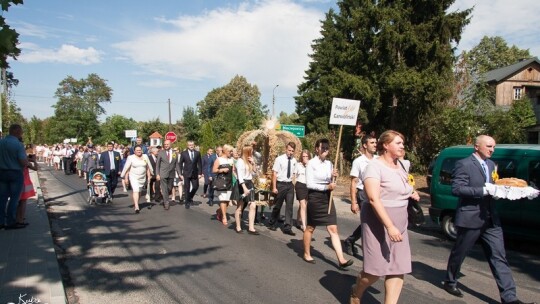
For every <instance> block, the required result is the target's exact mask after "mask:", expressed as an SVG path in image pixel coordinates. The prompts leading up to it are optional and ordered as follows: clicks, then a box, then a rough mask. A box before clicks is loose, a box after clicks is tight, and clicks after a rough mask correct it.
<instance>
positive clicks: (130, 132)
mask: <svg viewBox="0 0 540 304" xmlns="http://www.w3.org/2000/svg"><path fill="white" fill-rule="evenodd" d="M125 132H126V138H130V137H137V130H125Z"/></svg>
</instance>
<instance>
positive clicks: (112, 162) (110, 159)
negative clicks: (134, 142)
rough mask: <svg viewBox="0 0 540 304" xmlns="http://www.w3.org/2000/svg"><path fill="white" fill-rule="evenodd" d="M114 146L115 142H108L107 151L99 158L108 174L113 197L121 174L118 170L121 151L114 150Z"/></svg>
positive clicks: (108, 182) (108, 183) (109, 187)
mask: <svg viewBox="0 0 540 304" xmlns="http://www.w3.org/2000/svg"><path fill="white" fill-rule="evenodd" d="M113 148H114V143H112V142H110V143H108V144H107V151H105V152H102V153H101V156H100V158H99V166H100V167H102V168H103V171H105V175H106V176H107V189H109V193H110V195H111V198H112V196H113V194H114V191H115V190H116V186H117V185H118V174H120V172H119V171H118V169H119V168H120V153H118V152H117V151H114V150H113Z"/></svg>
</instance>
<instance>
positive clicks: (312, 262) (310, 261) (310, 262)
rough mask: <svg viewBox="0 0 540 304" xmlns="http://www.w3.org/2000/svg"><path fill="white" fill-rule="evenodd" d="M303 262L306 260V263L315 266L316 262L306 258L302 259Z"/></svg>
mask: <svg viewBox="0 0 540 304" xmlns="http://www.w3.org/2000/svg"><path fill="white" fill-rule="evenodd" d="M302 260H304V262H306V263H309V264H315V260H308V259H306V258H302Z"/></svg>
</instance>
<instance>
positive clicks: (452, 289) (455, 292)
mask: <svg viewBox="0 0 540 304" xmlns="http://www.w3.org/2000/svg"><path fill="white" fill-rule="evenodd" d="M443 288H444V290H445V291H446V292H448V293H449V294H451V295H453V296H455V297H459V298H463V293H462V292H461V290H459V288H457V287H456V286H452V285H450V284H449V283H448V282H444V285H443ZM512 303H514V302H512ZM516 303H518V302H516Z"/></svg>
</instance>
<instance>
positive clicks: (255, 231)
mask: <svg viewBox="0 0 540 304" xmlns="http://www.w3.org/2000/svg"><path fill="white" fill-rule="evenodd" d="M248 233H249V234H251V235H259V234H260V233H259V231H257V230H254V231H251V230H248Z"/></svg>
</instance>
